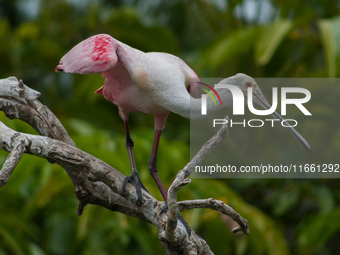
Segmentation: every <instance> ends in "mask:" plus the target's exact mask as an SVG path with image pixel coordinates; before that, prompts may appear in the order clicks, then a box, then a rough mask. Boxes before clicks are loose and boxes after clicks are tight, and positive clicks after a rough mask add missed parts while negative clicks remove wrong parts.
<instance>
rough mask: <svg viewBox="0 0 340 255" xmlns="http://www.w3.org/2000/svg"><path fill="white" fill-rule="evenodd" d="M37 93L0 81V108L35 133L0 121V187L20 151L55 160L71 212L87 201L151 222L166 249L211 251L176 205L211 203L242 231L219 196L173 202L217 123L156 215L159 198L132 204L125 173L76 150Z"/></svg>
mask: <svg viewBox="0 0 340 255" xmlns="http://www.w3.org/2000/svg"><path fill="white" fill-rule="evenodd" d="M39 95H40V93H39V92H37V91H34V90H31V89H30V88H28V87H26V86H25V85H24V84H23V83H22V81H18V80H17V79H16V78H15V77H10V78H7V79H3V80H0V110H2V111H4V113H5V114H6V116H7V117H8V118H11V119H13V118H16V119H21V120H23V121H25V122H27V123H28V124H29V125H31V126H32V127H33V128H34V129H35V130H36V131H37V132H38V133H39V134H40V136H39V135H30V134H24V133H19V132H16V131H14V130H12V129H10V128H8V127H7V126H6V125H4V124H3V123H2V122H0V149H3V150H5V151H10V154H9V156H8V158H7V160H6V162H5V164H4V166H3V168H2V170H1V172H0V186H3V185H5V184H6V182H7V181H8V179H9V177H10V175H11V173H12V172H13V170H14V168H15V166H16V165H17V163H18V162H19V160H20V159H21V157H22V155H23V153H29V154H32V155H36V156H38V157H41V158H45V159H47V160H49V161H50V162H55V163H58V164H59V165H61V166H62V167H63V168H64V169H65V170H66V172H67V173H68V175H69V176H70V178H71V180H72V182H73V184H74V186H75V194H76V197H77V198H78V200H79V205H78V208H77V214H78V215H80V214H81V213H82V212H83V210H84V207H85V206H86V205H87V204H96V205H100V206H103V207H105V208H107V209H109V210H112V211H118V212H121V213H124V214H126V215H130V216H133V217H136V218H138V219H141V220H144V221H146V222H149V223H151V224H153V225H155V226H156V227H157V229H158V231H159V238H160V240H161V243H162V245H163V247H164V249H165V250H166V253H167V254H212V252H211V250H210V248H209V246H208V245H207V243H206V242H205V241H204V240H203V239H202V238H201V237H199V236H198V235H197V234H196V233H195V232H194V231H192V232H191V235H190V236H189V235H188V234H187V232H186V230H185V227H184V226H183V224H182V223H181V222H179V221H178V211H179V210H178V206H180V209H181V210H184V209H185V208H187V209H190V208H212V209H215V210H219V211H221V212H223V213H225V214H227V215H230V216H231V217H232V218H233V219H234V220H235V221H236V222H238V223H239V224H240V229H238V230H241V231H243V232H244V233H246V229H247V225H246V220H244V219H243V218H242V217H241V216H239V215H238V214H237V213H236V212H235V211H234V210H233V209H232V208H230V207H229V206H227V205H225V204H223V203H222V204H221V203H220V202H221V201H216V200H213V199H208V200H201V202H199V201H200V200H196V201H183V202H180V203H178V204H177V201H176V200H177V192H178V190H179V189H180V188H181V187H182V186H184V185H186V184H188V183H190V180H189V179H186V177H187V176H188V175H189V174H190V173H192V172H193V171H194V167H195V165H197V164H199V163H200V162H201V161H202V160H203V158H204V157H206V156H207V155H208V154H209V153H210V152H211V151H212V150H213V148H215V147H216V146H217V144H218V143H219V142H220V141H221V140H222V139H223V138H224V137H225V136H226V135H227V127H226V126H223V127H222V128H221V129H220V130H219V131H218V133H217V134H216V135H215V136H214V137H212V138H211V139H210V140H209V141H208V142H207V143H206V144H205V145H204V146H203V147H202V149H201V150H200V151H199V153H198V154H197V155H196V156H195V157H194V158H193V159H192V160H191V162H189V164H187V166H186V167H185V168H184V169H183V170H181V171H180V172H179V173H178V174H177V176H176V179H175V181H174V182H173V184H172V185H171V187H170V189H169V192H168V196H169V217H167V215H166V214H164V213H163V214H160V211H161V208H163V206H164V202H159V201H157V200H156V199H155V198H153V197H152V196H151V195H150V194H149V193H147V192H145V191H142V202H143V204H142V205H141V206H140V207H139V206H137V204H136V202H137V195H136V191H135V188H134V186H133V185H132V184H127V186H126V194H125V196H124V197H122V196H121V194H120V191H121V187H122V183H123V180H124V178H125V176H124V175H123V174H121V173H120V172H119V171H117V170H116V169H114V168H113V167H111V166H109V165H108V164H106V163H105V162H103V161H101V160H99V159H97V158H95V157H94V156H92V155H90V154H88V153H86V152H84V151H82V150H79V149H77V148H76V147H75V144H74V142H73V141H72V139H71V138H70V137H69V135H68V133H67V131H66V130H65V128H64V127H63V126H62V124H61V123H60V121H59V120H58V119H57V118H56V116H55V115H54V114H53V113H52V112H51V111H50V110H49V109H48V108H47V107H46V106H44V105H42V104H41V103H40V102H39V101H37V100H35V99H36V98H37V97H38V96H39Z"/></svg>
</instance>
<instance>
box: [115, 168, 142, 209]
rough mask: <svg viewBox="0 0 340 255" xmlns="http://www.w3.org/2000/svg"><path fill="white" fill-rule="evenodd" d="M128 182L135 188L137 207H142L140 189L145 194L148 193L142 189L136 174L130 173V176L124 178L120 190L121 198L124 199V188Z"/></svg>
mask: <svg viewBox="0 0 340 255" xmlns="http://www.w3.org/2000/svg"><path fill="white" fill-rule="evenodd" d="M129 182H130V183H132V184H133V185H134V186H135V188H136V193H137V205H138V206H142V204H143V203H142V189H144V190H145V191H146V192H148V190H147V189H146V188H145V187H144V185H143V183H142V182H141V180H140V179H139V175H138V173H137V172H132V175H131V176H127V177H125V179H124V181H123V185H122V190H121V194H122V196H123V197H124V194H125V187H126V185H127V184H128V183H129ZM148 193H149V192H148Z"/></svg>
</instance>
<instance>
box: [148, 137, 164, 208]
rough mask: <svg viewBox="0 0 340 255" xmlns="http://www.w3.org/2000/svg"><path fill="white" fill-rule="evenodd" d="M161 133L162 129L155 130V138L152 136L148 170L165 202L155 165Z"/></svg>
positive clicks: (162, 187)
mask: <svg viewBox="0 0 340 255" xmlns="http://www.w3.org/2000/svg"><path fill="white" fill-rule="evenodd" d="M161 133H162V130H156V131H155V138H154V141H153V147H152V152H151V158H150V162H149V171H150V174H151V176H152V178H153V179H154V180H155V182H156V184H157V186H158V189H159V191H160V192H161V194H162V197H163V199H164V202H165V203H167V201H168V196H167V192H166V190H165V188H164V186H163V183H162V181H161V179H159V176H158V174H157V172H158V169H157V165H156V160H157V151H158V145H159V139H160V137H161Z"/></svg>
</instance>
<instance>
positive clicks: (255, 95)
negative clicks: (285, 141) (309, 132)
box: [219, 73, 311, 150]
mask: <svg viewBox="0 0 340 255" xmlns="http://www.w3.org/2000/svg"><path fill="white" fill-rule="evenodd" d="M219 83H221V84H231V85H235V86H237V87H238V88H240V89H241V90H242V92H243V94H244V95H245V97H246V98H247V97H248V96H252V99H253V104H254V106H259V107H261V108H262V109H264V110H267V109H270V108H271V105H270V104H269V103H268V101H267V99H266V98H265V97H264V95H263V93H262V91H261V89H260V88H259V86H258V85H257V83H256V81H255V80H254V79H253V78H252V77H250V76H248V75H246V74H243V73H238V74H236V75H234V76H231V77H229V78H226V79H224V80H222V81H220V82H219ZM248 88H253V89H252V95H248ZM271 115H272V116H273V117H274V118H275V119H280V120H281V121H284V119H283V118H282V116H281V115H280V114H278V113H277V112H276V111H274V112H273V113H272V114H271ZM287 125H288V124H287V123H286V126H285V127H286V128H288V129H289V131H290V132H291V134H292V135H293V136H294V137H295V138H296V139H297V140H299V141H300V143H301V144H302V145H303V146H305V147H306V148H307V149H308V150H310V149H311V147H310V145H309V144H308V142H307V141H306V140H305V139H304V138H303V137H302V136H301V135H300V134H299V133H298V132H297V131H296V130H295V129H294V128H293V127H290V126H289V125H288V126H287Z"/></svg>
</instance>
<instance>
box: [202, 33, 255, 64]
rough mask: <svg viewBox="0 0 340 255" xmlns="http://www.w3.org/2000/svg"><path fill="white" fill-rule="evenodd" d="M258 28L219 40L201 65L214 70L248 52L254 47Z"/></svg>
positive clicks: (211, 46)
mask: <svg viewBox="0 0 340 255" xmlns="http://www.w3.org/2000/svg"><path fill="white" fill-rule="evenodd" d="M257 32H258V29H257V27H249V28H242V29H239V30H237V31H236V32H233V33H229V34H227V35H225V36H223V37H222V38H220V39H218V40H217V41H216V42H215V43H213V44H212V45H210V46H209V48H208V49H207V51H206V52H205V53H204V56H203V58H202V63H201V65H204V66H210V68H212V69H214V68H216V67H218V66H219V65H221V64H222V63H224V62H226V61H231V62H233V58H236V57H237V56H238V55H241V54H244V53H245V52H248V51H249V50H250V49H251V48H252V47H253V45H254V40H255V37H256V33H257Z"/></svg>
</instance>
